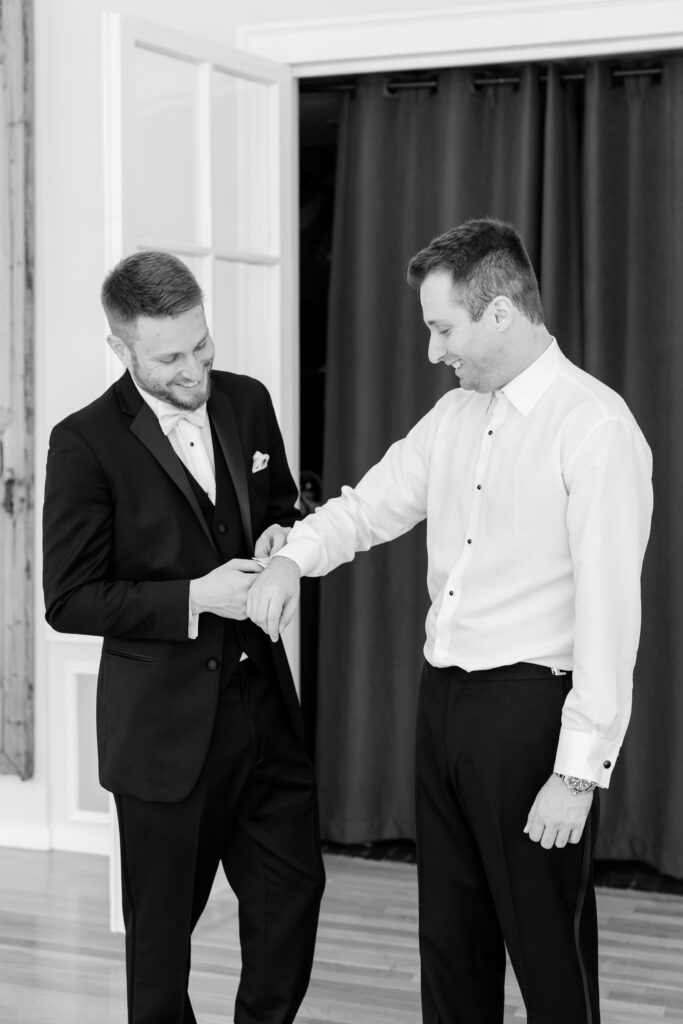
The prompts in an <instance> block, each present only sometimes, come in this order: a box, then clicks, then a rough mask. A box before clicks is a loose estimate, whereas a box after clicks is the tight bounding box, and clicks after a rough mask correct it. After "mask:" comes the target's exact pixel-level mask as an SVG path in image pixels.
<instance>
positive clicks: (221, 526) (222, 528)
mask: <svg viewBox="0 0 683 1024" xmlns="http://www.w3.org/2000/svg"><path fill="white" fill-rule="evenodd" d="M218 532H219V533H227V532H228V528H227V526H226V525H225V523H219V524H218Z"/></svg>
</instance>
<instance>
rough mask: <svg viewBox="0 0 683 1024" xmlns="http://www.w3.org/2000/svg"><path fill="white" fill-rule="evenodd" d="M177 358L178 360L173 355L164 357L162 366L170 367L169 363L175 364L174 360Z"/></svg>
mask: <svg viewBox="0 0 683 1024" xmlns="http://www.w3.org/2000/svg"><path fill="white" fill-rule="evenodd" d="M177 358H178V356H177V355H173V356H166V358H165V359H162V360H161V361H162V363H164V365H166V366H170V364H171V363H175V361H176V359H177Z"/></svg>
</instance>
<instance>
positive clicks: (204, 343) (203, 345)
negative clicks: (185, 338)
mask: <svg viewBox="0 0 683 1024" xmlns="http://www.w3.org/2000/svg"><path fill="white" fill-rule="evenodd" d="M200 348H206V338H204V340H203V341H200V342H199V344H198V345H196V346H195V352H199V350H200Z"/></svg>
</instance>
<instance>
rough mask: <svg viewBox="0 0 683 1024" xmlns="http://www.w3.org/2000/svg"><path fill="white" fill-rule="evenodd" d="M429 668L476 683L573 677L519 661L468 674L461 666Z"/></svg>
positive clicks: (544, 666)
mask: <svg viewBox="0 0 683 1024" xmlns="http://www.w3.org/2000/svg"><path fill="white" fill-rule="evenodd" d="M427 666H428V668H429V669H430V670H431V671H432V672H438V673H443V675H444V676H446V677H447V678H449V679H458V680H461V681H463V682H464V681H466V680H468V679H471V680H472V681H473V682H474V681H477V680H479V681H481V682H486V680H491V681H492V680H494V679H497V680H504V679H544V678H546V677H547V678H550V679H552V678H554V677H556V676H560V677H561V678H564V679H566V678H567V677H571V671H570V670H562V671H560V670H558V669H556V670H555V671H554V672H553V670H552V669H551V668H550V667H549V666H548V665H534V664H532V662H530V661H517V662H515V664H514V665H499V666H498V667H496V668H482V669H474V670H473V671H472V672H468V671H467V670H466V669H464V668H460V666H459V665H448V666H447V667H446V668H435V666H434V665H430V664H429V662H428V663H427Z"/></svg>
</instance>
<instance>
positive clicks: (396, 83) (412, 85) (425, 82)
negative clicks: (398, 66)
mask: <svg viewBox="0 0 683 1024" xmlns="http://www.w3.org/2000/svg"><path fill="white" fill-rule="evenodd" d="M611 75H612V78H615V79H617V81H619V80H621V79H624V78H660V77H661V75H662V68H661V66H658V67H652V68H613V69H612V71H611ZM585 77H586V73H585V71H566V72H564V74H561V75H560V81H561V82H583V81H584V79H585ZM539 81H540V82H547V81H548V75H547V74H542V75H540V76H539ZM520 82H521V77H520V76H519V75H518V74H502V75H495V76H491V75H479V76H478V77H474V78H473V79H472V84H473V85H474V87H475V88H476V89H482V88H485V87H487V86H489V85H519V83H520ZM438 88H439V79H438V78H416V79H414V80H412V81H411V80H408V81H406V80H405V79H400V78H399V79H396V78H394V79H392V78H388V79H387V81H386V84H385V86H384V91H385V93H387V94H388V95H389V96H394V95H396V93H397V92H404V91H405V90H406V89H431V90H433V91H436V90H437V89H438ZM300 89H301V92H304V93H309V94H310V93H316V92H337V93H351V94H353V93H355V91H356V83H355V81H354V82H311V83H310V85H307V84H306V82H305V81H303V82H301V83H300Z"/></svg>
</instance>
